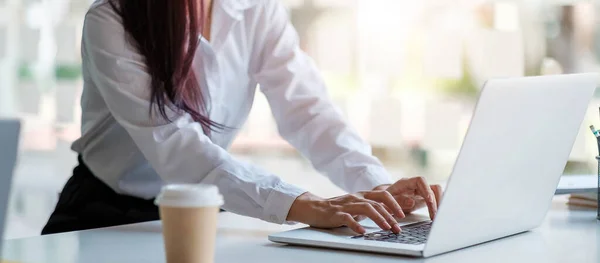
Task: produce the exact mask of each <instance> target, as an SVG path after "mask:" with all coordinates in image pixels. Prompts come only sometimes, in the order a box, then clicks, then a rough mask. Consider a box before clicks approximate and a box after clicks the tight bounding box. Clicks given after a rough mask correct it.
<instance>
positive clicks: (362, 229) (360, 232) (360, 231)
mask: <svg viewBox="0 0 600 263" xmlns="http://www.w3.org/2000/svg"><path fill="white" fill-rule="evenodd" d="M366 232H367V230H365V228H364V227H362V226H361V227H360V228H359V229H358V233H359V234H361V235H362V234H364V233H366Z"/></svg>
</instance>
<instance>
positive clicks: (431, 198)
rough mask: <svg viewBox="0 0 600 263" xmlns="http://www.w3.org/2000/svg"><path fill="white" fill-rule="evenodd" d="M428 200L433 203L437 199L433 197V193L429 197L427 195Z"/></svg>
mask: <svg viewBox="0 0 600 263" xmlns="http://www.w3.org/2000/svg"><path fill="white" fill-rule="evenodd" d="M427 201H429V202H430V203H433V202H434V201H435V200H434V199H433V195H429V197H427Z"/></svg>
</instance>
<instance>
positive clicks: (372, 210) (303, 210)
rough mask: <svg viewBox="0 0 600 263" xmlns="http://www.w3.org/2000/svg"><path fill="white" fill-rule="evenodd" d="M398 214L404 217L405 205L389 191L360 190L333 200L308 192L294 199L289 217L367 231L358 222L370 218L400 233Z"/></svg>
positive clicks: (314, 224) (313, 223) (313, 224)
mask: <svg viewBox="0 0 600 263" xmlns="http://www.w3.org/2000/svg"><path fill="white" fill-rule="evenodd" d="M365 196H366V197H368V199H367V198H365ZM374 200H377V201H374ZM394 215H395V216H396V217H398V218H403V217H404V213H403V212H402V208H401V207H400V205H399V204H398V203H397V202H396V200H395V199H394V198H393V197H392V196H391V195H390V194H389V193H388V192H387V191H368V192H360V193H357V194H349V195H343V196H338V197H334V198H330V199H323V198H320V197H318V196H315V195H313V194H311V193H310V192H306V193H304V194H302V195H301V196H299V197H298V198H297V199H296V200H295V201H294V203H293V204H292V207H291V208H290V211H289V213H288V217H287V220H288V221H294V222H300V223H304V224H307V225H310V226H312V227H317V228H335V227H341V226H347V227H349V228H350V229H352V230H353V231H354V232H356V233H359V234H364V233H365V232H366V230H365V228H364V227H362V226H361V225H360V224H359V223H358V222H359V221H361V220H363V219H365V218H370V219H371V220H373V222H375V223H376V224H377V225H378V226H379V227H381V229H384V230H391V231H393V232H395V233H398V232H400V231H401V229H400V226H399V225H398V222H397V221H396V219H394Z"/></svg>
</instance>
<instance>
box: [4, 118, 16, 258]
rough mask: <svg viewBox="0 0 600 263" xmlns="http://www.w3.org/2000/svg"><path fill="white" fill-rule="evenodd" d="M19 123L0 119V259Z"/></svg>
mask: <svg viewBox="0 0 600 263" xmlns="http://www.w3.org/2000/svg"><path fill="white" fill-rule="evenodd" d="M20 129H21V124H20V122H19V121H17V120H0V260H1V258H2V241H3V240H4V228H5V225H4V224H5V220H6V216H7V214H8V211H7V210H8V198H9V195H10V185H11V183H12V177H13V170H14V167H15V164H16V161H17V146H18V144H19V131H20Z"/></svg>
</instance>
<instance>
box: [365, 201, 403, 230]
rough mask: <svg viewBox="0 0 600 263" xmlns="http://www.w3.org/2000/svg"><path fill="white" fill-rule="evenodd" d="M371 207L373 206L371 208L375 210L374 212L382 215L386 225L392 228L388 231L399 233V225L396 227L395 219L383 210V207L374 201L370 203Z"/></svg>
mask: <svg viewBox="0 0 600 263" xmlns="http://www.w3.org/2000/svg"><path fill="white" fill-rule="evenodd" d="M371 205H372V206H373V208H375V210H377V212H379V214H380V215H382V216H383V217H384V218H385V220H386V221H387V223H388V224H389V225H390V226H392V227H391V229H390V230H392V232H394V233H400V230H401V229H400V225H398V221H396V219H395V218H394V217H393V216H392V214H391V213H390V212H388V211H387V210H386V209H385V205H383V204H381V203H377V202H375V201H372V203H371Z"/></svg>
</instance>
